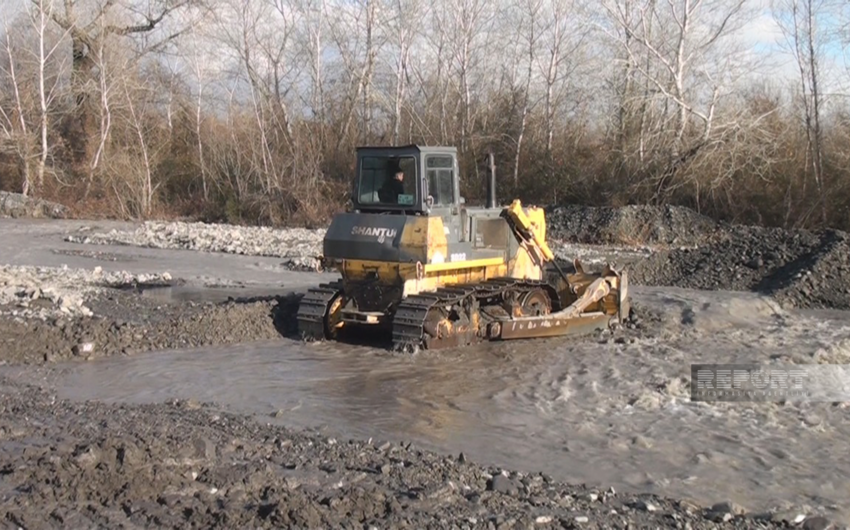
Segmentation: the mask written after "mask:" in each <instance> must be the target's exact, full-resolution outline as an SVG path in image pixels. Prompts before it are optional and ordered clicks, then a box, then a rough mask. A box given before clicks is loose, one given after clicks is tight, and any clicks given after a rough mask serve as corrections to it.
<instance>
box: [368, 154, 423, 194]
mask: <svg viewBox="0 0 850 530" xmlns="http://www.w3.org/2000/svg"><path fill="white" fill-rule="evenodd" d="M357 197H358V200H359V202H360V204H363V205H376V206H397V205H402V206H411V205H413V204H415V199H416V159H415V158H414V157H412V156H364V157H363V158H362V159H361V162H360V184H359V186H358V190H357Z"/></svg>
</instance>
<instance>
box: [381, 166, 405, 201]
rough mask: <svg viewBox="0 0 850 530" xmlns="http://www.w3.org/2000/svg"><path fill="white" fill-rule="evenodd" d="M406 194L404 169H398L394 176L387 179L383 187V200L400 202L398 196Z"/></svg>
mask: <svg viewBox="0 0 850 530" xmlns="http://www.w3.org/2000/svg"><path fill="white" fill-rule="evenodd" d="M403 194H404V171H401V170H399V171H396V173H395V175H394V176H393V178H391V179H389V180H387V181H386V182H385V183H384V186H383V188H382V189H381V194H380V195H381V200H382V201H383V202H395V203H397V202H398V196H399V195H403Z"/></svg>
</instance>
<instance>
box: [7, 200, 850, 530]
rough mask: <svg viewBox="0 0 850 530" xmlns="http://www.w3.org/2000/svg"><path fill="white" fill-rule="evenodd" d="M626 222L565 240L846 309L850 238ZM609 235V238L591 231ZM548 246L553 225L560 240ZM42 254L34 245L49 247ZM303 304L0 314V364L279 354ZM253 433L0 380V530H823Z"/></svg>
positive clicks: (639, 273)
mask: <svg viewBox="0 0 850 530" xmlns="http://www.w3.org/2000/svg"><path fill="white" fill-rule="evenodd" d="M671 211H672V210H671ZM636 212H638V213H634V212H633V213H629V214H628V215H629V216H631V217H623V216H618V217H613V218H611V217H608V218H606V217H604V216H602V217H600V216H596V217H594V216H593V215H596V214H593V215H590V214H588V219H587V221H586V222H584V224H583V225H581V226H580V227H573V228H571V225H568V224H565V225H563V226H561V227H560V234H561V237H565V238H569V237H572V236H569V235H568V234H567V232H575V233H576V234H577V235H576V236H574V239H570V240H575V241H578V242H588V241H590V240H591V239H593V238H592V237H591V236H592V235H593V234H604V233H607V234H609V235H608V236H605V237H601V238H597V239H595V240H594V241H590V242H594V243H600V242H606V243H620V244H623V243H625V244H637V245H643V244H646V243H647V242H649V243H653V242H654V243H656V244H658V245H660V246H659V247H658V248H656V249H655V250H654V251H653V252H652V253H651V254H650V255H648V256H646V257H643V258H642V259H640V260H639V261H637V262H635V263H633V264H632V281H633V283H635V284H644V285H660V286H679V287H693V288H700V289H710V290H717V289H738V290H754V291H759V292H764V293H769V294H771V295H772V296H774V297H775V298H776V299H777V300H778V301H780V302H781V303H782V304H783V305H786V306H788V307H803V308H820V309H824V308H828V309H848V308H850V267H849V266H848V238H847V235H846V234H844V233H843V232H838V231H824V232H818V233H811V232H804V231H796V232H789V231H782V230H770V229H763V228H753V227H729V226H725V225H723V226H720V227H719V228H718V225H716V224H715V223H712V222H708V221H705V220H704V219H701V218H696V217H693V218H692V217H691V214H689V213H688V212H687V211H685V212H683V211H680V210H675V211H672V213H671V214H670V215H669V216H662V217H658V216H656V217H652V215H650V214H646V213H645V212H644V211H643V210H640V209H638V210H636ZM665 215H666V214H665ZM569 218H570V219H572V218H573V217H572V215H571V216H570V217H569ZM624 218H625V219H626V220H625V221H623V219H624ZM552 219H553V220H555V219H557V217H554V216H553V217H552ZM606 219H609V220H608V221H606ZM610 219H614V220H613V221H611V220H610ZM629 219H631V220H629ZM634 219H637V220H638V221H639V222H637V221H634ZM653 219H655V220H654V221H653ZM604 223H608V224H607V225H605V227H603V228H602V229H601V231H600V229H598V228H593V226H594V224H596V225H597V227H598V226H600V225H602V224H604ZM653 223H655V225H653ZM653 226H654V227H655V228H653ZM606 227H607V228H606ZM656 228H657V229H656ZM558 230H559V228H558V227H557V226H554V228H553V231H552V233H553V235H556V234H558V233H559V232H558ZM22 234H24V235H25V231H24V232H22ZM565 234H567V235H565ZM45 237H46V236H45ZM7 240H8V239H7ZM45 241H46V240H43V241H41V242H39V243H38V244H39V245H42V246H43V247H45V248H47V247H49V246H50V245H52V243H48V242H45ZM4 244H6V243H4V242H0V248H2V247H3V245H4ZM57 247H58V246H57ZM9 248H11V246H10V247H9ZM102 248H103V247H102ZM107 248H108V247H107ZM107 248H104V251H103V252H101V251H99V250H94V249H91V248H86V249H77V248H74V247H73V245H72V244H70V243H65V244H64V246H63V247H62V248H61V249H59V250H61V251H62V252H64V254H61V258H62V259H66V258H67V259H71V258H74V259H77V260H85V259H93V256H94V257H99V258H98V261H99V262H100V263H102V264H104V267H106V266H109V265H110V264H111V263H115V264H116V265H120V266H122V267H123V266H124V264H125V263H130V262H131V261H132V259H137V258H134V257H130V258H127V257H126V256H128V255H129V254H130V253H129V252H123V251H122V252H118V253H116V252H112V253H109V250H107ZM126 248H129V247H125V249H126ZM111 250H114V248H113V249H111ZM145 251H146V253H145V255H148V254H149V252H148V250H147V249H145ZM132 253H133V254H137V255H141V253H142V251H140V250H133V251H132ZM150 255H153V254H150ZM173 255H174V254H169V259H172V258H171V256H173ZM272 255H277V254H272ZM116 256H117V257H116ZM19 257H20V259H21V260H24V259H29V258H28V257H27V256H24V255H23V254H20V255H19ZM16 259H17V258H16ZM104 259H106V261H103V260H104ZM216 259H217V258H216ZM299 259H300V258H299ZM210 261H213V259H211V260H210ZM222 261H223V260H222ZM152 263H153V262H152ZM229 263H234V264H239V263H241V262H238V261H234V260H230V261H229ZM190 269H191V270H198V267H196V266H195V265H194V264H193V265H192V267H188V266H187V269H186V270H190ZM169 270H172V272H174V270H173V269H171V268H170V267H169ZM278 270H279V269H278V266H277V264H276V263H272V262H271V261H262V262H260V261H257V263H256V264H253V265H251V267H244V268H242V269H239V271H240V272H239V274H242V275H243V277H255V276H256V275H257V274H270V275H271V274H278ZM205 274H206V272H205ZM298 297H299V295H297V294H291V295H282V296H275V297H262V298H247V297H240V298H235V299H233V300H230V301H226V302H223V303H211V302H194V301H176V302H174V301H173V302H171V303H165V302H163V301H161V300H157V299H155V298H153V299H152V298H145V297H142V296H138V295H137V294H134V293H132V292H122V291H120V290H116V291H114V292H110V293H109V294H107V295H100V296H98V297H95V298H93V299H92V300H89V301H87V304H88V305H89V306H90V308H91V309H92V312H93V315H92V316H90V317H69V318H58V319H56V318H52V319H47V320H37V319H25V318H20V317H15V316H13V315H11V314H10V313H9V312H8V311H6V310H5V309H10V308H0V310H3V311H0V313H2V315H0V352H2V353H0V363H4V364H12V365H19V366H26V367H29V368H28V369H30V370H33V371H34V372H33V373H39V372H38V371H39V370H49V366H50V365H52V364H53V363H55V362H56V361H63V360H71V361H83V360H85V359H94V358H97V357H105V356H112V355H122V354H123V355H130V354H133V353H137V352H143V351H151V350H161V349H176V348H184V347H191V346H211V345H227V344H237V343H244V342H251V341H257V340H275V339H278V338H280V337H281V336H290V334H291V333H292V331H294V329H295V322H294V318H293V315H294V308H295V307H297V302H298ZM635 317H636V318H635V320H634V321H633V322H632V326H630V327H627V328H626V329H624V330H621V331H619V332H618V333H619V334H618V335H614V336H606V337H601V336H597V337H593V338H592V340H607V341H612V342H614V343H617V342H619V341H622V342H623V343H628V342H629V341H631V340H638V341H640V340H663V337H656V336H654V335H655V333H656V332H655V331H653V330H656V329H657V325H660V324H661V323H662V321H663V320H664V318H665V316H664V315H658V314H655V313H653V312H652V311H649V310H647V309H646V308H642V307H641V306H640V305H637V306H636V307H635ZM683 318H684V317H683ZM753 333H754V334H757V333H755V332H753ZM842 351H843V350H842ZM647 363H649V360H647ZM41 365H47V368H45V367H44V366H41ZM263 423H264V422H263V421H257V418H253V417H250V416H246V415H234V414H229V413H226V412H223V411H222V410H221V409H220V407H218V406H217V405H215V404H203V405H202V404H199V403H194V402H179V403H171V404H169V403H160V404H154V405H111V404H106V403H98V402H87V403H75V402H70V401H66V400H62V399H57V398H56V396H55V392H51V389H50V388H49V385H48V386H46V387H45V386H39V387H36V386H30V385H28V384H26V383H23V382H21V381H20V380H17V379H14V378H9V377H0V521H3V523H4V524H5V525H7V526H9V527H12V528H17V527H21V528H44V527H92V526H96V527H116V526H124V527H148V526H156V527H175V528H176V527H180V528H199V527H204V528H209V527H228V528H230V527H247V526H251V527H258V526H259V527H272V526H276V527H280V526H290V527H305V528H314V527H358V528H364V527H365V528H368V527H371V526H375V527H405V526H407V527H413V528H429V527H440V528H442V527H452V524H448V523H447V521H451V522H452V523H453V524H454V526H455V527H460V528H462V527H470V528H478V527H482V528H494V527H506V528H529V527H543V528H545V527H562V528H625V527H630V528H635V527H637V528H649V527H652V528H656V527H672V528H714V527H725V528H730V527H738V528H782V527H786V528H787V527H792V526H794V527H803V528H810V529H814V528H827V527H829V524H830V523H829V522H828V521H827V520H825V519H822V518H820V517H817V516H810V517H808V519H807V520H805V521H804V519H806V517H805V516H806V514H804V513H800V512H799V511H793V512H781V511H780V512H777V513H773V514H769V515H764V516H759V515H757V514H742V513H740V512H742V511H743V510H742V509H740V507H738V506H735V505H734V504H733V503H727V504H723V505H718V506H715V507H714V509H713V510H712V509H706V508H704V507H703V508H700V507H697V506H696V505H695V504H694V503H691V502H688V501H673V500H667V499H663V498H659V497H656V496H652V495H647V496H644V497H641V498H637V497H635V496H631V495H624V494H621V493H610V492H609V493H606V491H607V489H606V488H604V487H600V486H598V485H597V486H594V487H596V488H597V489H596V490H594V491H591V490H590V489H589V488H586V487H583V486H577V485H568V484H565V483H560V482H557V481H555V480H554V479H551V477H546V476H543V475H534V474H522V473H517V472H505V473H506V474H505V475H501V474H500V471H501V470H500V469H497V468H492V467H486V466H480V465H476V464H473V463H471V462H468V461H466V458H465V457H463V458H460V457H459V455H457V456H451V457H447V456H445V455H442V456H441V455H438V454H436V453H430V452H427V451H420V450H417V449H416V448H415V447H407V446H405V445H399V444H397V443H383V442H375V441H373V442H372V443H367V441H365V440H359V441H348V440H345V441H341V440H332V439H330V438H328V437H327V436H325V435H321V434H316V433H310V432H305V431H294V430H289V429H287V428H284V427H273V426H268V425H263ZM718 435H719V436H722V433H719V434H718ZM733 438H734V437H733ZM494 443H498V440H494ZM837 443H843V440H842V441H839V442H837ZM517 467H522V466H521V464H520V463H518V466H517Z"/></svg>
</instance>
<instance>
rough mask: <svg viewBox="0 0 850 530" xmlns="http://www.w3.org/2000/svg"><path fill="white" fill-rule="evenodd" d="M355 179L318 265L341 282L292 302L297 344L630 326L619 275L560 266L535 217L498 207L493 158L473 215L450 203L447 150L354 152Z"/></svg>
mask: <svg viewBox="0 0 850 530" xmlns="http://www.w3.org/2000/svg"><path fill="white" fill-rule="evenodd" d="M356 167H357V175H356V180H355V182H354V186H353V190H354V191H353V196H352V207H351V208H350V209H349V211H347V212H344V213H339V214H337V215H335V216H334V218H333V220H332V222H331V224H330V226H329V227H328V230H327V232H326V235H325V238H324V241H323V255H322V256H321V257H320V260H321V263H322V266H323V267H324V268H330V269H335V270H336V271H338V272H339V273H340V275H341V278H340V279H339V280H337V281H334V282H330V283H325V284H321V285H319V286H317V287H315V288H311V289H310V290H309V291H308V292H307V293H306V294H305V296H304V297H303V298H302V300H301V302H300V306H299V309H298V314H297V320H298V329H299V332H300V334H301V336H302V337H303V338H304V339H305V340H337V339H339V338H340V334H341V333H342V332H343V331H345V330H349V329H352V328H361V329H362V328H366V329H372V330H374V332H375V333H382V334H389V335H390V336H391V338H392V344H393V348H394V349H395V350H398V351H403V352H415V351H418V350H419V349H437V348H445V347H457V346H464V345H469V344H473V343H476V342H482V341H487V340H506V339H523V338H532V337H553V336H561V335H574V334H583V333H588V332H592V331H594V330H600V329H605V328H608V327H610V326H612V325H615V323H622V321H623V320H624V319H626V318H628V316H629V299H628V274H627V271H626V270H616V269H615V268H614V267H613V266H612V265H611V264H608V265H606V266H605V267H604V269H603V270H602V271H601V273H598V274H591V273H588V272H585V270H584V268H583V267H582V265H581V263H580V262H579V261H578V260H577V259H576V260H574V261H573V263H572V268H571V270H565V268H568V269H569V267H566V266H561V265H559V263H558V262H557V261H556V259H555V256H554V254H553V252H552V250H551V249H550V247H549V245H548V243H547V241H546V221H545V216H544V211H543V210H542V209H540V208H538V207H535V206H530V207H523V205H522V204H521V203H520V201H519V200H514V201H513V202H511V203H510V205H508V206H505V207H499V206H497V203H496V185H495V182H496V179H495V166H494V164H493V161H492V155H491V158H490V168H491V169H490V171H489V175H488V179H487V202H486V205H485V206H483V207H468V206H467V205H466V204H465V201H464V199H463V198H462V197H461V196H460V183H459V170H458V161H457V149H456V148H454V147H426V146H417V145H408V146H402V147H360V148H358V149H357V166H356ZM388 338H389V337H388Z"/></svg>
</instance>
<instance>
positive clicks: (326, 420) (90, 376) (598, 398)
mask: <svg viewBox="0 0 850 530" xmlns="http://www.w3.org/2000/svg"><path fill="white" fill-rule="evenodd" d="M633 290H634V293H633V298H634V300H635V301H636V302H637V303H639V304H643V305H644V306H645V307H654V308H656V309H659V310H661V311H662V312H663V314H664V321H663V322H662V323H661V324H659V326H658V330H656V332H655V333H654V334H653V336H648V337H645V338H641V339H638V340H637V341H636V342H634V343H631V344H616V343H604V344H603V343H600V342H599V341H597V340H594V339H546V340H537V341H522V342H509V343H498V344H496V343H493V344H486V345H481V346H476V347H473V348H468V349H464V350H447V351H440V352H424V353H422V354H420V355H417V356H415V357H404V356H399V355H394V354H391V353H389V352H386V351H383V350H378V349H373V348H368V347H363V346H349V345H339V344H328V343H320V344H302V343H299V342H295V341H290V340H281V341H276V342H274V343H262V344H252V345H243V346H239V347H227V348H205V349H198V350H183V351H169V352H156V353H149V354H141V355H135V356H132V357H125V358H121V357H113V358H107V359H102V360H97V361H92V362H89V363H78V364H71V365H68V366H66V367H65V368H64V369H63V371H62V372H61V373H62V374H63V375H61V376H60V378H59V381H58V396H59V397H62V398H70V399H75V400H102V401H107V402H131V403H146V402H161V401H165V400H169V399H173V398H181V399H196V400H199V401H207V402H216V403H219V404H221V405H222V406H224V407H226V408H228V409H231V410H233V411H235V412H241V413H248V414H257V415H258V417H259V418H260V419H261V420H262V421H267V422H272V423H275V422H279V423H283V424H286V425H290V426H303V427H310V428H320V429H324V430H326V431H327V432H328V433H329V434H334V435H337V436H351V437H358V438H370V437H372V438H385V439H392V440H407V441H413V442H414V443H416V444H417V445H418V446H420V447H423V448H428V449H434V450H437V451H440V452H444V453H452V454H457V453H460V452H463V453H464V454H465V455H466V456H467V457H470V458H472V459H474V460H477V461H480V462H482V463H490V464H495V465H501V466H506V467H510V468H515V469H522V470H526V471H545V472H547V473H549V474H551V475H553V476H555V477H556V478H558V479H562V480H566V481H571V482H584V483H588V484H594V485H600V486H603V487H608V486H613V487H614V488H616V489H618V490H627V491H628V490H640V491H653V492H657V493H660V494H666V495H672V496H676V497H688V498H692V499H694V500H696V501H698V502H701V503H713V502H717V501H721V500H727V499H729V500H733V501H735V502H737V503H739V504H742V505H743V506H745V507H746V508H747V509H749V510H756V511H757V510H762V509H768V508H773V507H776V506H783V505H785V506H787V505H788V503H793V504H794V505H795V506H810V507H818V506H824V507H827V508H828V507H830V506H833V507H834V509H835V510H837V511H836V513H835V514H834V517H836V518H838V519H842V520H845V521H848V520H850V512H849V511H847V508H848V506H847V505H848V502H847V501H848V499H850V480H848V479H847V477H848V476H850V451H848V448H850V441H848V440H850V422H848V415H850V409H848V408H845V406H844V404H842V403H788V404H782V403H711V404H704V403H695V402H691V401H690V398H689V381H690V365H691V364H692V363H706V362H708V363H732V362H755V363H766V362H770V361H771V360H773V361H777V360H779V361H783V362H795V363H812V362H818V363H838V364H846V363H848V362H850V319H848V314H846V313H841V312H820V313H813V312H783V311H781V310H778V309H777V308H775V307H774V306H773V305H772V304H771V303H770V302H768V301H766V300H765V299H762V298H760V297H759V296H757V295H751V294H746V293H734V294H732V293H724V292H711V293H705V292H696V291H687V290H677V289H669V288H664V289H660V288H640V287H635V288H634V289H633Z"/></svg>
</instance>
